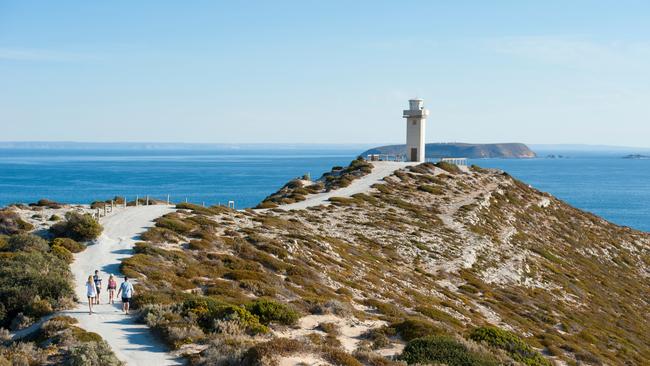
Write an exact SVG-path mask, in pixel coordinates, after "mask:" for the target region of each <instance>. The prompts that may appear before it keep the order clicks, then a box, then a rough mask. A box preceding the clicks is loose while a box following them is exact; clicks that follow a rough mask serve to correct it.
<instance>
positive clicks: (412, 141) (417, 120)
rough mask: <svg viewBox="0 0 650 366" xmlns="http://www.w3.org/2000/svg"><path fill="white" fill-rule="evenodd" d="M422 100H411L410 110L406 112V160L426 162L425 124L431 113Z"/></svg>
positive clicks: (404, 115)
mask: <svg viewBox="0 0 650 366" xmlns="http://www.w3.org/2000/svg"><path fill="white" fill-rule="evenodd" d="M423 104H424V101H423V100H422V99H418V98H416V99H411V100H409V109H407V110H404V114H403V117H404V118H406V160H407V161H417V162H424V153H425V148H424V147H425V146H424V136H425V133H424V132H425V123H426V119H427V116H429V111H428V110H426V109H424V107H423V106H422V105H423Z"/></svg>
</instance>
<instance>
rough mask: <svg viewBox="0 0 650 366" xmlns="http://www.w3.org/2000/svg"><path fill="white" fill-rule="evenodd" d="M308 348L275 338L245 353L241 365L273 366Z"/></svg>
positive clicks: (289, 340)
mask: <svg viewBox="0 0 650 366" xmlns="http://www.w3.org/2000/svg"><path fill="white" fill-rule="evenodd" d="M307 348H308V347H307V346H306V345H305V344H304V343H302V342H300V341H298V340H296V339H289V338H273V339H271V340H270V341H268V342H263V343H258V344H256V345H255V346H253V347H251V348H249V349H248V351H246V353H244V356H243V358H242V360H241V362H240V363H238V364H240V365H251V366H255V365H273V364H275V362H273V360H277V358H278V357H280V356H288V355H291V354H295V353H300V352H301V351H305V350H306V349H307Z"/></svg>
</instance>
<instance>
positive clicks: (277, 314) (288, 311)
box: [245, 299, 300, 325]
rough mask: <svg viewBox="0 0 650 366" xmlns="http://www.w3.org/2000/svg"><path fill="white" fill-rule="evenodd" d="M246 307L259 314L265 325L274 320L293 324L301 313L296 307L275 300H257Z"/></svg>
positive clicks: (252, 312)
mask: <svg viewBox="0 0 650 366" xmlns="http://www.w3.org/2000/svg"><path fill="white" fill-rule="evenodd" d="M245 307H246V309H247V310H248V311H250V312H251V314H254V315H257V317H259V319H260V322H261V323H262V324H265V325H269V324H270V323H273V322H276V323H280V324H284V325H293V324H295V323H296V322H297V321H298V319H299V318H300V315H299V314H298V312H296V311H295V310H294V309H292V308H290V307H289V306H287V305H285V304H281V303H278V302H275V301H273V300H265V299H261V300H255V301H253V302H250V303H248V304H246V306H245Z"/></svg>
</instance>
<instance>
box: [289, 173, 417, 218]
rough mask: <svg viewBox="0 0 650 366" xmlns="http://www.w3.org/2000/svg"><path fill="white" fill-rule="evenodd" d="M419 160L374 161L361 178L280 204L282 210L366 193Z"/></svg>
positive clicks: (301, 208)
mask: <svg viewBox="0 0 650 366" xmlns="http://www.w3.org/2000/svg"><path fill="white" fill-rule="evenodd" d="M417 164H419V163H417V162H395V161H373V162H372V165H373V168H372V172H370V174H368V175H364V176H363V177H361V178H359V179H355V180H353V181H352V183H350V185H349V186H347V187H344V188H339V189H336V190H333V191H330V192H325V193H318V194H310V195H309V196H307V199H306V200H304V201H300V202H296V203H290V204H287V205H280V206H278V208H279V209H282V210H303V209H305V208H307V207H313V206H318V205H323V204H324V205H327V204H329V202H328V200H329V199H330V198H331V197H350V196H352V195H354V194H357V193H364V192H367V191H369V190H370V187H371V186H372V185H373V184H375V183H383V179H384V178H385V177H387V176H389V175H391V174H393V172H395V171H396V170H398V169H402V168H405V167H407V166H411V165H417Z"/></svg>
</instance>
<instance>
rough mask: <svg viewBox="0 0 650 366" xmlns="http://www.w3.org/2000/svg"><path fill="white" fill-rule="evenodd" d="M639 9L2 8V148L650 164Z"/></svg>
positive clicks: (328, 4)
mask: <svg viewBox="0 0 650 366" xmlns="http://www.w3.org/2000/svg"><path fill="white" fill-rule="evenodd" d="M648 19H650V2H647V1H593V0H592V1H580V0H572V1H566V0H563V1H555V0H545V1H520V0H518V1H515V0H513V1H479V0H477V1H381V0H374V1H361V0H360V1H336V0H332V1H310V0H301V1H280V0H278V1H182V2H179V1H125V0H116V1H104V2H96V1H65V0H61V1H31V0H20V1H12V0H0V141H79V142H140V141H145V142H203V143H378V144H379V143H382V144H383V143H403V141H404V139H405V133H406V131H405V130H406V129H405V121H404V120H403V119H402V118H401V113H402V109H405V108H406V107H407V104H408V103H407V100H408V99H409V98H411V97H420V98H423V99H424V101H425V106H426V107H427V108H428V109H429V110H430V117H429V119H428V121H427V142H474V143H488V142H524V143H531V144H540V143H542V144H543V143H547V144H563V143H579V144H600V145H620V146H639V147H650V139H649V138H648V137H649V136H650V22H649V21H648Z"/></svg>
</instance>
